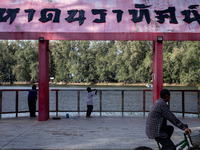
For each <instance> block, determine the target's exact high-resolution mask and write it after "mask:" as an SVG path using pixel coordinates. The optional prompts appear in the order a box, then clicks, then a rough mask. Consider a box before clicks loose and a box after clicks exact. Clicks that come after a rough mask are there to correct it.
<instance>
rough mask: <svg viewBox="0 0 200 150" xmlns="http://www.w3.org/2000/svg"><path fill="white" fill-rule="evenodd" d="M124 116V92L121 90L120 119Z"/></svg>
mask: <svg viewBox="0 0 200 150" xmlns="http://www.w3.org/2000/svg"><path fill="white" fill-rule="evenodd" d="M123 116H124V90H122V117H123Z"/></svg>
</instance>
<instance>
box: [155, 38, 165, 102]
mask: <svg viewBox="0 0 200 150" xmlns="http://www.w3.org/2000/svg"><path fill="white" fill-rule="evenodd" d="M162 89H163V43H162V42H157V41H153V103H154V102H155V101H156V100H157V99H158V98H159V97H160V91H161V90H162Z"/></svg>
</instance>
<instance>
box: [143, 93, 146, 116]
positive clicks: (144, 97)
mask: <svg viewBox="0 0 200 150" xmlns="http://www.w3.org/2000/svg"><path fill="white" fill-rule="evenodd" d="M145 105H146V95H145V90H143V116H145V109H146V108H145Z"/></svg>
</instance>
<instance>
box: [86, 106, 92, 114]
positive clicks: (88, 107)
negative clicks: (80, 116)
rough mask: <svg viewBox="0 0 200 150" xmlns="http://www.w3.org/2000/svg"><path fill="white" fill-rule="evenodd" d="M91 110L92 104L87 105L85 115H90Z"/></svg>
mask: <svg viewBox="0 0 200 150" xmlns="http://www.w3.org/2000/svg"><path fill="white" fill-rule="evenodd" d="M92 110H93V105H87V114H86V116H87V117H90V115H91V113H92Z"/></svg>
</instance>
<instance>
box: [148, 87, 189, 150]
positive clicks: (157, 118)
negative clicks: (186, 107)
mask: <svg viewBox="0 0 200 150" xmlns="http://www.w3.org/2000/svg"><path fill="white" fill-rule="evenodd" d="M169 100H170V92H169V90H167V89H162V90H161V91H160V98H159V99H158V100H156V102H155V103H154V104H153V106H152V108H151V110H150V112H149V114H148V118H147V121H146V134H147V136H148V137H149V138H150V139H155V140H156V141H157V142H158V143H160V144H161V145H162V150H176V147H175V145H174V143H173V142H172V141H171V136H172V134H173V131H174V127H173V126H171V125H167V120H169V121H170V122H171V123H172V124H173V125H175V126H176V127H178V128H180V129H182V130H185V131H187V132H189V133H191V130H190V129H189V128H188V126H187V124H183V123H182V122H181V121H180V120H179V119H178V118H176V116H175V115H174V114H173V113H172V112H171V111H170V109H169V107H168V105H167V102H169Z"/></svg>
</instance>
